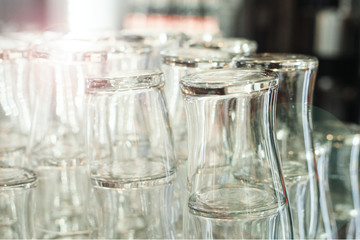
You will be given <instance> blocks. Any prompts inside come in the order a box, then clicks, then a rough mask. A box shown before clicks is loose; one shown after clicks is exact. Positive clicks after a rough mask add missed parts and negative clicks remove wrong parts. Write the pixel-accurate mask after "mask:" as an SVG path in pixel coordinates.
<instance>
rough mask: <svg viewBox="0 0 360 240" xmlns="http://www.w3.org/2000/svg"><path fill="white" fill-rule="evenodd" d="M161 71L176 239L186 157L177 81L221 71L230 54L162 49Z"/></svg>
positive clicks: (180, 212)
mask: <svg viewBox="0 0 360 240" xmlns="http://www.w3.org/2000/svg"><path fill="white" fill-rule="evenodd" d="M161 57H162V65H161V68H162V70H163V71H164V74H165V78H166V80H165V97H166V101H167V106H168V110H169V115H170V123H171V128H172V131H173V135H174V145H175V151H176V154H177V159H178V164H177V166H178V171H177V172H178V175H177V176H178V180H177V181H176V184H175V198H174V204H175V205H176V206H178V207H177V209H178V210H177V211H176V212H177V213H176V216H177V217H176V219H177V220H176V221H177V232H178V237H179V238H181V234H180V233H182V209H183V204H185V198H184V194H183V192H185V191H186V188H185V185H186V184H185V182H186V181H185V179H186V167H185V164H186V160H187V158H188V136H187V126H186V115H185V108H184V102H183V99H182V97H181V90H180V86H179V83H180V80H181V78H182V77H184V76H185V75H187V74H190V73H195V72H200V71H203V70H208V69H216V68H224V67H227V65H228V64H229V63H230V62H231V59H232V57H233V55H232V54H230V53H227V52H222V51H219V50H213V49H206V48H178V49H166V50H164V51H162V52H161Z"/></svg>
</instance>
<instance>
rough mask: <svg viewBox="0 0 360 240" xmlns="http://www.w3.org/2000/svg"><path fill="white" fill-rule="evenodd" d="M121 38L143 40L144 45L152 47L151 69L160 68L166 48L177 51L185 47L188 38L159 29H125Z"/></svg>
mask: <svg viewBox="0 0 360 240" xmlns="http://www.w3.org/2000/svg"><path fill="white" fill-rule="evenodd" d="M120 36H123V37H125V36H127V37H132V38H138V37H140V38H142V39H143V40H144V43H145V44H147V45H150V46H151V47H152V54H151V59H150V62H149V68H150V69H156V68H160V66H161V57H160V52H161V51H162V50H164V49H166V48H169V49H176V48H179V47H181V46H182V45H183V43H184V42H185V40H187V39H188V38H187V36H186V35H185V34H183V33H182V32H178V31H171V30H159V29H125V30H122V31H121V32H120Z"/></svg>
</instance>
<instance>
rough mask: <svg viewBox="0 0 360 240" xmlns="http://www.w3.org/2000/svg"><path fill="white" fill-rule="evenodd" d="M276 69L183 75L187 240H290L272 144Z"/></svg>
mask: <svg viewBox="0 0 360 240" xmlns="http://www.w3.org/2000/svg"><path fill="white" fill-rule="evenodd" d="M277 81H278V78H277V76H276V74H274V73H271V74H268V73H265V72H264V71H257V70H238V69H220V70H211V71H210V70H209V71H206V72H205V71H204V72H202V73H197V74H191V75H188V76H186V77H184V78H183V79H182V80H181V89H182V93H183V95H184V101H185V107H186V115H187V123H188V129H189V135H188V138H189V157H188V161H187V189H188V191H189V192H188V195H187V197H188V199H187V207H186V210H185V212H184V237H185V238H195V239H204V238H206V239H213V238H219V239H229V238H235V239H254V238H261V239H264V238H270V239H274V238H286V239H288V238H292V224H291V216H290V209H289V206H288V200H287V194H286V189H285V184H283V181H284V180H283V176H282V173H281V169H280V161H279V158H278V156H277V152H276V148H275V144H274V141H275V136H274V134H275V132H274V129H273V126H274V119H275V118H274V117H275V116H274V110H275V102H276V94H277Z"/></svg>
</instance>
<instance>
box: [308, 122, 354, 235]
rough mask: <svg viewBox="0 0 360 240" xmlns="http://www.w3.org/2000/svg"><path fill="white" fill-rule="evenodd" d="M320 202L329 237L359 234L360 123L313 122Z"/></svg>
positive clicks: (325, 228)
mask: <svg viewBox="0 0 360 240" xmlns="http://www.w3.org/2000/svg"><path fill="white" fill-rule="evenodd" d="M314 138H315V144H316V152H317V159H318V171H319V182H320V188H319V189H320V206H321V212H322V218H323V222H324V230H325V234H326V237H327V238H328V239H359V238H360V214H359V212H360V193H359V185H360V178H359V172H360V171H359V161H360V126H359V125H356V124H344V123H341V122H340V121H338V120H326V121H320V122H318V123H316V124H315V126H314Z"/></svg>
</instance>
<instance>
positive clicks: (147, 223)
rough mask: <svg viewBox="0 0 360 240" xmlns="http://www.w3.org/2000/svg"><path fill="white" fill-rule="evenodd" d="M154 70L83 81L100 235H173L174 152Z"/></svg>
mask: <svg viewBox="0 0 360 240" xmlns="http://www.w3.org/2000/svg"><path fill="white" fill-rule="evenodd" d="M163 86H164V76H163V74H162V73H161V72H156V71H150V70H149V71H140V70H138V71H131V72H119V73H116V74H115V73H114V74H111V75H106V76H99V77H94V78H89V79H88V80H87V89H86V94H87V158H88V161H89V165H90V177H91V182H92V186H93V187H94V189H95V194H96V199H97V206H98V212H99V216H100V219H99V230H98V238H106V239H109V238H116V239H119V238H121V239H134V238H135V239H138V238H147V239H149V238H150V239H153V238H160V239H169V238H171V239H172V238H174V236H175V231H174V225H173V222H174V220H173V210H172V192H173V180H174V178H175V175H176V172H175V168H176V166H175V156H174V150H173V146H172V138H171V130H170V127H169V122H168V116H167V109H166V104H165V100H164V98H163V94H162V88H163Z"/></svg>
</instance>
